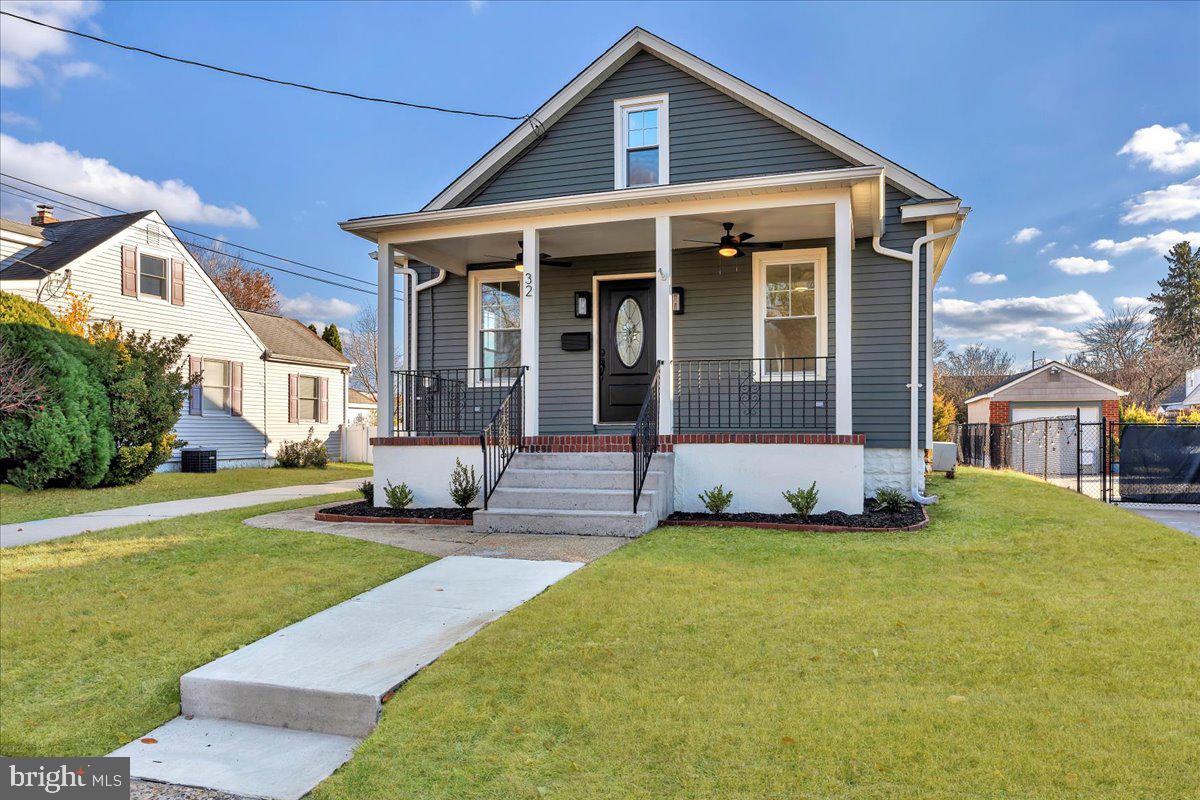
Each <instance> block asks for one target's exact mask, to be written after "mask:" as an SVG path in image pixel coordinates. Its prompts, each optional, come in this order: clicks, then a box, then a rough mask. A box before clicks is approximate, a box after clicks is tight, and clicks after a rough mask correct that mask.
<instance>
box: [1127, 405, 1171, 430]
mask: <svg viewBox="0 0 1200 800" xmlns="http://www.w3.org/2000/svg"><path fill="white" fill-rule="evenodd" d="M1162 421H1163V420H1162V417H1160V416H1159V415H1158V414H1155V413H1154V412H1153V411H1151V410H1149V409H1148V408H1146V407H1145V406H1142V405H1139V404H1137V403H1130V404H1129V405H1127V406H1124V407H1122V408H1121V422H1133V423H1137V424H1140V425H1158V424H1159V423H1161V422H1162Z"/></svg>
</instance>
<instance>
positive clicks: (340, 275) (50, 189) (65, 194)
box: [0, 171, 375, 289]
mask: <svg viewBox="0 0 1200 800" xmlns="http://www.w3.org/2000/svg"><path fill="white" fill-rule="evenodd" d="M0 177H4V178H8V179H9V180H14V181H20V182H21V183H25V184H28V185H30V186H36V187H37V188H39V189H45V190H46V191H48V192H53V193H54V194H57V195H62V196H63V197H70V198H71V199H73V200H79V201H80V202H83V203H87V204H88V205H93V206H97V207H98V208H104V209H107V210H109V211H114V212H116V213H118V214H124V213H126V212H124V211H122V210H121V209H119V208H114V207H113V206H108V205H105V204H104V203H101V202H98V201H96V200H90V199H88V198H86V197H80V196H79V195H77V194H71V193H70V192H64V191H63V190H62V189H55V188H54V187H52V186H45V185H43V184H40V183H34V182H33V181H31V180H29V179H27V178H18V177H17V176H16V175H10V174H9V173H7V172H3V171H0ZM0 183H2V182H0ZM5 185H8V184H5ZM13 188H16V187H13ZM23 191H26V192H28V191H29V190H28V189H25V190H23ZM40 199H42V200H49V201H50V202H52V203H54V202H60V201H58V200H54V199H51V198H47V197H41V198H40ZM61 205H63V206H65V207H67V208H70V206H68V205H67V204H66V203H61ZM75 210H78V209H75ZM88 213H91V212H88ZM169 227H170V228H171V230H173V231H176V232H182V233H186V234H189V235H191V236H200V237H203V238H205V239H210V240H212V241H214V242H221V243H222V244H226V245H229V246H230V247H235V248H237V249H238V250H246V251H248V252H251V253H257V254H258V255H260V256H266V257H268V258H274V259H276V260H278V261H284V262H286V263H288V264H295V265H296V266H297V267H304V268H305V269H311V270H315V271H317V272H323V273H325V274H326V275H332V276H334V277H335V278H345V279H346V280H351V281H356V282H358V283H361V284H364V285H366V286H370V287H371V288H372V289H373V288H375V282H374V281H367V280H363V279H362V278H356V277H354V276H353V275H346V274H344V273H341V272H335V271H333V270H330V269H325V268H324V267H317V266H314V265H312V264H305V263H304V262H303V261H294V260H292V259H290V258H284V257H283V256H277V255H275V254H274V253H268V252H266V251H265V250H255V249H254V248H253V247H247V246H246V245H244V244H237V243H236V242H231V241H229V240H228V239H218V238H217V237H215V236H209V235H208V234H207V233H200V232H199V231H193V230H189V229H188V228H184V227H182V226H180V225H170V226H169Z"/></svg>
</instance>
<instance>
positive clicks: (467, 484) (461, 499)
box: [450, 458, 479, 508]
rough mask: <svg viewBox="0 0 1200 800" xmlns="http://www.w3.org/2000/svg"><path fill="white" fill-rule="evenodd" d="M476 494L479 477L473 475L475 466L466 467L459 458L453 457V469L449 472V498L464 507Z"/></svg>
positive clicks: (477, 494) (469, 503) (473, 499)
mask: <svg viewBox="0 0 1200 800" xmlns="http://www.w3.org/2000/svg"><path fill="white" fill-rule="evenodd" d="M478 496H479V478H477V477H476V476H475V467H468V466H467V465H465V464H463V463H462V461H460V460H459V459H457V458H456V459H454V471H453V472H451V473H450V499H451V500H453V501H454V504H455V505H456V506H458V507H459V508H466V507H467V506H469V505H471V503H474V502H475V498H476V497H478Z"/></svg>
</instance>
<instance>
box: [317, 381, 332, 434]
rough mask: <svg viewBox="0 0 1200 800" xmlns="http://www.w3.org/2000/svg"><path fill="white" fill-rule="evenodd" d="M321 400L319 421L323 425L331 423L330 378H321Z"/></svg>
mask: <svg viewBox="0 0 1200 800" xmlns="http://www.w3.org/2000/svg"><path fill="white" fill-rule="evenodd" d="M320 383H321V389H320V395H319V396H320V398H321V401H320V403H318V405H319V406H320V409H319V410H318V412H317V421H318V422H321V423H326V422H329V378H321V379H320Z"/></svg>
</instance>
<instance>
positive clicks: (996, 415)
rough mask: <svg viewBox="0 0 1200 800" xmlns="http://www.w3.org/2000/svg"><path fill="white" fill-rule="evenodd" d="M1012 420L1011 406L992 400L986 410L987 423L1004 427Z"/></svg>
mask: <svg viewBox="0 0 1200 800" xmlns="http://www.w3.org/2000/svg"><path fill="white" fill-rule="evenodd" d="M1011 419H1012V409H1011V404H1010V403H1007V402H1004V401H1002V400H993V401H992V402H991V406H990V407H989V408H988V422H990V423H992V424H993V425H1004V424H1006V423H1007V422H1008V421H1009V420H1011Z"/></svg>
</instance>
